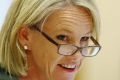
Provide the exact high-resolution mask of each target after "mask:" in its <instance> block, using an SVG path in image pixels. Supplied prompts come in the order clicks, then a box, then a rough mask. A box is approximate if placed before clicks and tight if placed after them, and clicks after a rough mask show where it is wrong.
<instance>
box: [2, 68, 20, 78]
mask: <svg viewBox="0 0 120 80" xmlns="http://www.w3.org/2000/svg"><path fill="white" fill-rule="evenodd" d="M0 80H19V79H18V77H15V76H12V75H9V74H8V72H6V71H5V70H4V69H2V68H0Z"/></svg>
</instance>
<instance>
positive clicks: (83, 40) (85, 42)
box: [80, 37, 89, 46]
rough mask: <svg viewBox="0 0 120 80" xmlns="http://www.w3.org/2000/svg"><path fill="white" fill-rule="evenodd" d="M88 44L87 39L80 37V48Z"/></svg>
mask: <svg viewBox="0 0 120 80" xmlns="http://www.w3.org/2000/svg"><path fill="white" fill-rule="evenodd" d="M88 43H89V37H82V38H81V40H80V45H81V46H88Z"/></svg>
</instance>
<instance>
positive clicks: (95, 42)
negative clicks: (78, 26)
mask: <svg viewBox="0 0 120 80" xmlns="http://www.w3.org/2000/svg"><path fill="white" fill-rule="evenodd" d="M90 38H91V40H92V41H93V42H94V44H96V45H99V46H100V44H99V43H98V42H97V41H96V40H95V39H94V38H93V37H92V36H91V37H90Z"/></svg>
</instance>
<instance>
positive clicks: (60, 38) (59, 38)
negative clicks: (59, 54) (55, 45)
mask: <svg viewBox="0 0 120 80" xmlns="http://www.w3.org/2000/svg"><path fill="white" fill-rule="evenodd" d="M57 39H58V40H61V41H66V40H67V39H68V37H67V36H66V35H58V36H57Z"/></svg>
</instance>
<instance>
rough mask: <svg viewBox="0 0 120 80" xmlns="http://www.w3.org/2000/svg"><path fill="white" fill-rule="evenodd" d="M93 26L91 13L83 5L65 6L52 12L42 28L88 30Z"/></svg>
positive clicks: (51, 29) (50, 29)
mask: <svg viewBox="0 0 120 80" xmlns="http://www.w3.org/2000/svg"><path fill="white" fill-rule="evenodd" d="M92 26H93V20H92V15H91V14H90V11H89V10H88V9H86V8H84V7H76V6H67V7H65V8H63V9H60V10H57V11H55V12H54V13H52V14H51V15H50V16H49V17H48V18H47V20H46V22H45V24H44V27H43V29H44V30H47V31H52V32H53V31H57V30H62V29H66V30H70V31H76V32H84V31H86V32H87V31H88V32H89V31H90V30H91V29H92Z"/></svg>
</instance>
